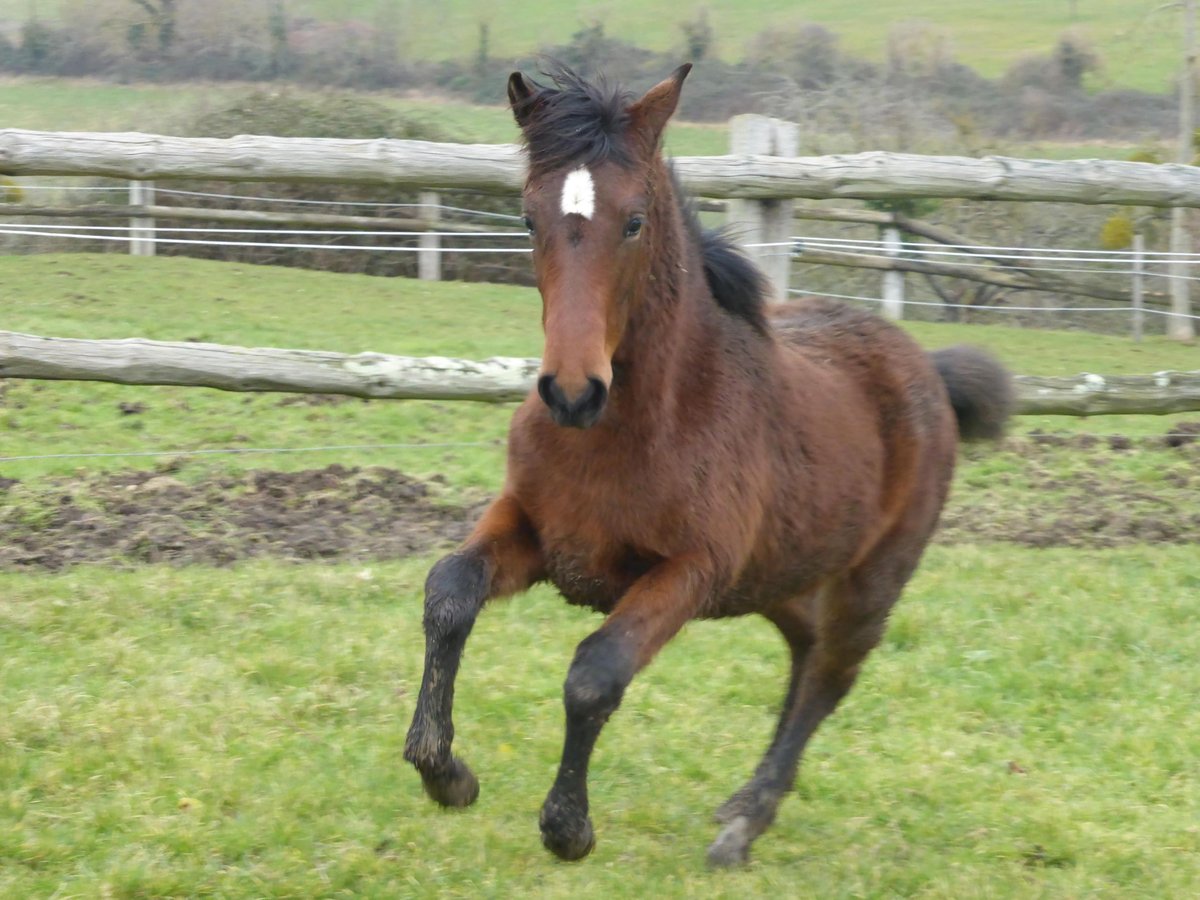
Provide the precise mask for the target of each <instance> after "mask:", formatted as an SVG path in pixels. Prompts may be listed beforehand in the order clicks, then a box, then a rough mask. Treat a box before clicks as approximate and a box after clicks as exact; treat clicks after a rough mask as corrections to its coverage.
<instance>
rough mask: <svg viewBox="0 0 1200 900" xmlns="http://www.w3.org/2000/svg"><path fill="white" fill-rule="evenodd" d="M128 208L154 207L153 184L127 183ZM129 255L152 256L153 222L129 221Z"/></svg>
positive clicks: (153, 241)
mask: <svg viewBox="0 0 1200 900" xmlns="http://www.w3.org/2000/svg"><path fill="white" fill-rule="evenodd" d="M129 205H130V206H153V205H154V182H153V181H131V182H129ZM129 237H130V241H129V253H130V255H131V256H153V255H154V244H155V240H154V220H153V219H150V218H143V217H135V218H132V219H130V220H129Z"/></svg>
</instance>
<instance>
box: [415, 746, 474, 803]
mask: <svg viewBox="0 0 1200 900" xmlns="http://www.w3.org/2000/svg"><path fill="white" fill-rule="evenodd" d="M421 784H422V785H424V786H425V793H426V794H428V795H429V796H430V798H431V799H433V800H436V801H437V802H438V803H440V804H441V805H442V806H450V807H463V806H470V805H471V804H472V803H474V802H475V801H476V800H477V799H479V779H478V778H476V777H475V775H474V773H473V772H472V771H471V770H470V769H468V768H467V764H466V763H464V762H463V761H462V760H461V759H459V758H458V757H455V758H454V759H453V760H452V761H451V763H450V766H449V768H447V769H446V770H445V771H442V772H437V773H435V774H433V775H426V774H424V773H422V774H421Z"/></svg>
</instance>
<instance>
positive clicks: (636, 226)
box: [625, 216, 642, 238]
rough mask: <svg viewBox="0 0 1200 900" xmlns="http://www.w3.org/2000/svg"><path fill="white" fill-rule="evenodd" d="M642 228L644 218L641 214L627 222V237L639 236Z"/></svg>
mask: <svg viewBox="0 0 1200 900" xmlns="http://www.w3.org/2000/svg"><path fill="white" fill-rule="evenodd" d="M641 230H642V219H641V217H640V216H634V217H633V218H632V219H630V220H629V221H628V222H627V223H626V224H625V237H627V238H631V237H637V236H638V234H639V233H640V232H641Z"/></svg>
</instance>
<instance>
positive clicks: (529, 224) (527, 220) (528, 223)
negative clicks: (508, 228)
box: [524, 216, 534, 234]
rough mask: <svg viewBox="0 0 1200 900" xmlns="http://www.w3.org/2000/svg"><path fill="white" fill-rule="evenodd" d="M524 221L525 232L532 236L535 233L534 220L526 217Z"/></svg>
mask: <svg viewBox="0 0 1200 900" xmlns="http://www.w3.org/2000/svg"><path fill="white" fill-rule="evenodd" d="M524 221H525V230H526V231H528V232H529V233H530V234H533V232H534V227H533V219H531V218H529V216H525V219H524Z"/></svg>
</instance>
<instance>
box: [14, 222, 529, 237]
mask: <svg viewBox="0 0 1200 900" xmlns="http://www.w3.org/2000/svg"><path fill="white" fill-rule="evenodd" d="M3 228H29V229H35V230H38V231H42V230H47V229H48V230H51V231H54V232H62V231H68V230H71V229H74V230H76V231H125V232H132V231H137V230H139V229H138V228H136V227H134V226H132V225H53V224H45V225H27V224H24V223H22V224H16V223H12V222H0V229H3ZM153 230H154V231H155V232H158V231H166V232H170V233H172V234H175V233H180V234H305V235H320V236H340V237H424V236H428V235H433V236H436V237H472V238H488V237H503V238H513V237H520V236H521V235H522V234H524V232H521V231H515V230H511V231H395V230H388V231H366V230H363V229H357V228H351V229H337V230H335V229H317V228H204V227H201V226H196V225H188V226H176V227H171V226H163V225H155V226H153ZM84 236H85V237H86V236H87V235H84Z"/></svg>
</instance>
